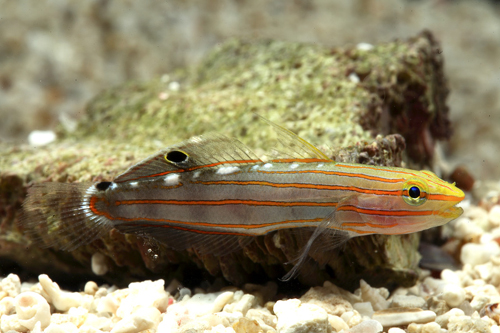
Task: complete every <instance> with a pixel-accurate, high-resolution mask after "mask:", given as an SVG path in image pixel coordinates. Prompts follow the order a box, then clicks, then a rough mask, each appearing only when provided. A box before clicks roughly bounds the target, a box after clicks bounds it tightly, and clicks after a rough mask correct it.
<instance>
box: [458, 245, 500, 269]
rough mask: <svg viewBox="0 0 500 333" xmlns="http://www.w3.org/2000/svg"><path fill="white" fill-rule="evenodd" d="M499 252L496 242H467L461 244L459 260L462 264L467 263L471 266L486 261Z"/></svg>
mask: <svg viewBox="0 0 500 333" xmlns="http://www.w3.org/2000/svg"><path fill="white" fill-rule="evenodd" d="M499 254H500V246H498V243H496V242H489V243H487V244H474V243H467V244H465V245H464V246H462V251H461V252H460V260H461V261H462V263H463V264H469V265H471V266H472V267H474V266H476V265H481V264H485V263H487V262H488V261H489V260H490V258H491V257H493V256H497V255H499Z"/></svg>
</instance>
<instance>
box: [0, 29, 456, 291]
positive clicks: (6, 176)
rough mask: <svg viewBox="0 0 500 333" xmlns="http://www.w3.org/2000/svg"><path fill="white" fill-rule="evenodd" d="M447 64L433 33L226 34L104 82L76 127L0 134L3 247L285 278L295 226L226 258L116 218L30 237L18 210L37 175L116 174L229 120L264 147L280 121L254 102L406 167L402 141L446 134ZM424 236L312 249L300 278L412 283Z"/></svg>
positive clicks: (42, 267)
mask: <svg viewBox="0 0 500 333" xmlns="http://www.w3.org/2000/svg"><path fill="white" fill-rule="evenodd" d="M442 66H443V64H442V55H441V52H440V51H439V45H438V44H437V43H436V41H435V40H434V39H433V37H432V35H431V34H430V33H429V32H424V33H422V34H420V35H418V36H416V37H415V38H411V39H409V40H407V41H395V42H392V43H386V44H381V45H375V46H371V45H359V46H357V47H354V48H335V49H329V48H325V47H322V46H319V45H310V44H298V43H289V42H279V41H261V42H243V41H238V40H231V41H228V42H227V43H225V44H222V45H220V46H219V47H218V48H216V49H215V50H214V51H213V52H212V53H211V54H209V55H208V56H207V57H206V58H205V60H204V61H203V62H202V63H201V64H200V65H199V66H197V67H196V68H191V69H184V70H180V71H179V72H177V73H175V74H170V75H163V76H162V77H161V78H160V79H158V80H155V81H151V82H145V83H136V82H132V83H128V84H125V85H123V86H120V87H117V88H115V89H111V90H109V91H106V92H103V93H102V94H101V95H99V96H97V97H96V98H95V100H94V101H93V102H92V103H91V104H90V105H89V106H88V108H87V111H86V113H85V114H84V115H83V116H82V117H81V118H80V119H79V120H78V124H77V127H76V129H75V130H69V129H68V128H67V127H66V128H65V127H63V126H61V127H60V128H59V129H58V138H59V139H58V140H57V141H56V142H54V143H52V144H50V145H48V146H45V147H28V146H20V147H10V146H8V145H5V144H4V145H2V146H0V151H1V154H2V156H3V158H2V159H1V161H0V170H1V173H0V219H1V227H2V231H3V232H2V235H1V238H0V251H1V252H0V255H1V257H2V258H3V259H6V260H12V261H15V262H17V263H18V264H19V265H20V266H23V267H25V268H27V269H29V270H32V271H38V272H44V273H49V274H52V275H53V276H56V275H55V274H57V273H58V272H73V273H90V262H91V258H92V255H93V254H94V253H96V252H100V253H102V254H104V255H105V256H106V257H107V259H108V260H107V261H105V262H107V265H108V266H109V267H108V273H107V274H106V275H105V276H104V278H105V279H107V280H109V281H112V282H115V283H119V282H126V281H128V280H130V279H133V278H136V277H152V276H163V277H165V278H171V277H173V276H177V278H179V279H181V281H183V283H188V281H189V280H190V279H193V280H199V279H200V278H201V277H207V276H208V275H200V274H198V273H196V274H194V275H193V274H192V272H196V271H197V270H198V269H202V271H206V272H208V273H209V274H210V275H213V276H219V275H222V276H223V277H224V278H225V279H227V280H228V281H230V282H231V283H234V284H242V283H245V282H248V281H253V280H256V279H267V278H272V279H275V278H279V277H281V276H283V274H284V273H285V272H286V269H288V267H289V265H286V264H285V263H286V262H288V261H291V260H292V259H294V258H295V256H296V255H297V252H298V250H299V249H300V248H301V247H302V246H303V245H304V243H305V241H306V239H304V238H303V237H298V236H297V235H296V234H294V233H290V232H289V231H279V232H277V233H271V234H268V235H266V236H263V237H259V238H257V239H256V241H255V242H253V243H251V244H250V245H248V246H247V247H245V248H244V249H243V250H242V251H239V252H236V253H232V254H230V255H227V256H223V257H214V256H211V255H201V254H198V253H196V252H195V251H191V250H188V251H184V252H175V251H173V250H171V249H169V248H168V247H166V246H164V245H162V244H156V243H153V242H150V241H148V240H144V239H142V238H140V237H137V236H135V235H123V234H121V233H119V232H117V231H116V230H112V231H111V232H110V234H109V235H107V236H106V237H103V238H102V239H100V240H97V241H95V242H93V243H92V244H89V245H87V246H82V247H80V248H78V249H77V250H75V251H73V252H69V253H68V252H62V251H58V250H57V249H55V248H48V249H39V248H37V247H35V246H32V245H30V244H31V242H30V239H26V237H25V236H23V235H22V230H19V228H18V227H17V225H16V223H15V222H16V220H17V219H18V216H19V210H20V206H21V203H22V201H23V199H24V196H25V193H26V188H27V187H28V186H29V185H30V184H32V183H35V182H43V181H60V182H75V181H79V182H81V181H102V180H107V181H110V180H112V179H113V178H114V177H116V176H117V175H118V174H119V173H121V172H123V171H124V170H125V169H126V168H127V167H129V166H130V165H132V164H134V163H136V162H138V161H140V160H141V159H143V158H145V157H147V156H148V155H150V154H152V153H154V152H155V151H157V150H159V149H160V148H162V147H165V146H168V145H170V144H173V143H177V142H179V141H180V140H183V139H187V138H189V137H191V136H193V135H200V134H203V133H206V132H222V133H224V134H226V135H228V136H234V137H237V138H239V139H241V140H242V141H243V142H245V143H247V144H248V145H249V146H250V147H251V148H255V151H256V152H257V154H262V153H263V152H264V151H265V150H269V149H270V148H272V145H273V144H272V142H273V140H272V134H271V133H272V130H271V128H269V126H265V125H264V122H262V121H259V119H258V116H257V115H256V114H255V113H258V114H259V115H262V116H264V117H266V118H267V119H269V120H271V121H273V122H276V123H278V124H279V125H282V126H283V127H285V128H287V129H290V130H292V131H294V132H295V133H297V134H298V135H299V136H301V137H303V138H304V139H306V140H308V141H310V142H311V143H313V144H314V145H316V146H318V147H320V148H322V149H324V150H325V151H326V152H327V153H328V154H329V155H330V156H331V157H332V158H333V159H335V160H340V161H349V162H358V163H367V164H377V165H390V166H400V165H401V164H402V163H403V162H402V161H403V150H404V149H405V141H406V146H407V148H408V149H407V152H408V155H407V159H406V163H407V165H410V166H413V167H421V166H425V165H427V164H428V163H429V162H430V161H431V160H432V153H433V151H434V150H433V144H434V142H435V141H436V140H440V139H445V138H447V137H448V136H449V135H450V129H449V122H448V118H447V112H448V109H447V107H446V105H445V98H446V95H447V88H446V81H445V78H444V76H443V67H442ZM254 112H255V113H254ZM40 237H42V238H43V237H44V235H40ZM417 247H418V235H405V236H390V237H376V236H367V237H358V238H355V239H353V240H351V241H349V242H348V243H347V245H346V246H345V247H344V248H342V249H340V250H336V251H330V252H328V253H317V254H314V255H313V257H314V259H316V260H314V261H310V262H309V263H307V267H306V268H307V269H306V270H307V272H308V274H302V275H301V276H300V277H299V280H300V281H301V282H303V283H306V284H311V285H312V284H318V283H321V282H322V281H323V280H325V279H333V280H336V282H337V283H338V284H339V285H341V286H344V287H346V288H349V289H353V288H354V287H355V286H356V285H357V283H358V281H359V278H363V279H364V280H366V281H367V282H368V283H370V284H371V285H373V286H382V285H384V286H389V287H392V286H396V285H404V286H409V285H412V284H413V283H414V281H415V279H416V269H417V265H418V261H419V255H418V253H417ZM317 262H320V263H323V264H324V265H326V267H325V268H324V269H322V268H320V265H319V264H318V263H317ZM193 269H194V271H193Z"/></svg>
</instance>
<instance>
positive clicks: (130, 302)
mask: <svg viewBox="0 0 500 333" xmlns="http://www.w3.org/2000/svg"><path fill="white" fill-rule="evenodd" d="M164 284H165V281H164V280H162V279H159V280H156V281H151V280H147V281H142V282H132V283H130V284H129V286H128V290H126V289H125V290H126V291H127V292H128V294H127V295H126V297H124V298H123V297H122V296H121V295H120V294H121V293H120V291H117V292H114V293H112V294H111V295H108V296H106V297H109V296H111V297H115V300H114V302H116V303H118V304H119V307H118V308H117V309H116V315H117V316H119V317H120V318H125V317H127V316H129V315H131V314H133V313H135V310H136V309H137V308H142V307H143V308H149V307H154V308H157V309H158V310H160V311H162V312H164V311H165V310H166V308H167V305H168V296H169V295H168V293H167V292H166V291H165V289H164ZM120 302H121V303H120Z"/></svg>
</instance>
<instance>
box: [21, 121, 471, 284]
mask: <svg viewBox="0 0 500 333" xmlns="http://www.w3.org/2000/svg"><path fill="white" fill-rule="evenodd" d="M280 131H281V134H282V137H285V139H286V140H287V141H288V143H287V145H288V146H289V147H291V149H292V150H294V151H295V152H297V154H295V156H294V157H293V158H281V159H274V160H270V161H267V162H264V161H262V160H260V159H259V158H258V157H257V156H255V155H254V154H253V153H252V152H251V151H250V150H249V149H248V148H246V147H245V146H244V145H243V144H242V143H241V142H239V141H237V140H235V139H231V138H226V137H224V136H213V137H195V138H192V139H190V140H188V141H185V142H183V143H180V144H178V145H175V146H172V147H168V148H166V149H164V150H162V151H160V152H159V153H157V154H155V155H153V156H151V157H149V158H147V159H145V160H144V161H141V162H140V163H138V164H136V165H135V166H132V167H131V168H130V169H129V170H127V171H126V172H124V173H123V174H122V175H120V176H118V177H117V178H116V179H114V180H113V181H111V182H100V183H95V184H62V183H42V184H37V185H35V186H34V187H32V189H31V190H30V191H29V195H28V198H27V200H26V201H25V203H24V212H25V214H24V216H23V218H22V219H21V225H22V227H23V228H24V229H25V230H26V232H27V233H29V234H31V236H32V238H37V236H38V237H39V235H41V234H48V235H50V236H49V237H45V239H44V241H45V245H48V246H52V245H57V246H59V247H60V248H62V249H67V250H71V249H74V248H76V247H77V246H80V245H82V244H87V243H89V242H91V241H92V240H94V239H96V238H98V237H100V236H102V235H103V234H105V233H106V232H109V230H110V229H112V228H116V229H117V230H119V231H121V232H124V233H137V234H140V235H144V236H147V237H151V238H153V239H156V240H158V241H161V242H164V243H165V244H166V245H168V246H170V247H173V248H175V249H178V250H183V249H186V248H195V249H197V250H199V251H200V252H202V253H207V254H214V255H225V254H227V253H230V252H232V251H234V250H235V249H238V248H239V247H242V246H245V245H246V244H248V243H249V242H251V241H252V240H253V239H254V237H255V236H260V235H265V234H267V233H269V232H272V231H276V230H279V229H297V228H314V232H313V234H312V236H311V237H310V239H309V241H308V243H307V245H306V246H305V248H304V249H303V250H302V251H301V253H300V255H299V256H298V259H297V264H296V266H295V267H294V268H293V269H292V270H291V271H290V272H289V273H288V274H287V276H285V279H289V278H291V277H292V276H294V275H295V274H296V273H297V270H298V269H299V267H300V266H301V264H302V262H303V261H304V260H305V258H306V257H307V254H308V252H309V251H310V250H311V248H312V247H313V243H314V241H315V240H317V239H318V236H319V235H321V234H323V233H325V232H327V233H331V234H332V235H334V236H335V240H334V241H332V244H330V245H329V246H328V247H330V248H332V247H336V246H338V245H340V244H342V243H343V242H345V241H346V240H348V239H350V238H352V237H356V236H363V235H368V234H387V235H395V234H406V233H411V232H416V231H421V230H424V229H427V228H431V227H435V226H439V225H442V224H445V223H447V222H449V221H451V220H452V219H454V218H456V217H458V216H460V214H461V213H462V209H461V208H459V207H456V206H455V205H456V204H457V203H458V202H460V201H461V200H462V199H463V198H464V194H463V192H462V191H461V190H460V189H458V188H456V187H455V186H454V185H453V184H449V183H447V182H445V181H443V180H441V179H440V178H438V177H437V176H436V175H435V174H433V173H432V172H430V171H415V170H409V169H403V168H393V167H378V166H368V165H361V164H348V163H337V162H334V161H332V160H330V159H329V158H328V157H326V156H325V155H324V154H323V153H321V152H320V151H319V150H317V149H316V148H314V147H313V146H311V145H310V144H309V143H307V142H305V141H303V140H302V139H300V138H298V137H296V136H295V135H294V134H292V133H291V132H288V131H286V130H281V129H280ZM54 212H55V213H54ZM51 220H52V221H51ZM57 221H62V223H59V222H57ZM39 238H40V237H39ZM47 239H48V240H49V241H47ZM332 239H333V238H332Z"/></svg>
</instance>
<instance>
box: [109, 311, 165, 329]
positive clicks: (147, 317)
mask: <svg viewBox="0 0 500 333" xmlns="http://www.w3.org/2000/svg"><path fill="white" fill-rule="evenodd" d="M160 320H161V313H160V311H158V309H157V308H153V307H147V308H146V307H140V308H138V309H135V311H134V313H132V314H130V315H129V316H127V317H125V318H123V319H122V320H120V321H119V322H118V323H116V325H115V326H114V327H113V329H112V330H111V333H138V332H141V331H144V330H149V329H151V328H155V327H157V326H158V324H159V323H160Z"/></svg>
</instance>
